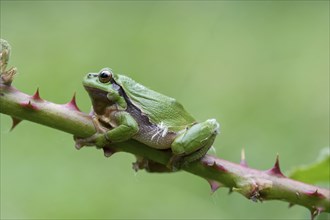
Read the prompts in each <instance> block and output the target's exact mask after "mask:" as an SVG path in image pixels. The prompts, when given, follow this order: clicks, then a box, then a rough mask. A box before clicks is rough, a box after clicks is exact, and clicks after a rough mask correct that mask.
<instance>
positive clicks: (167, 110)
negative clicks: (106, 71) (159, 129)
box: [114, 74, 195, 130]
mask: <svg viewBox="0 0 330 220" xmlns="http://www.w3.org/2000/svg"><path fill="white" fill-rule="evenodd" d="M114 79H115V81H116V83H118V84H119V85H120V86H121V87H122V88H123V89H124V91H125V93H126V95H127V96H128V97H129V98H130V100H131V102H132V103H133V104H134V105H135V106H137V107H138V108H140V109H141V111H142V112H143V113H145V114H146V115H148V117H149V118H150V121H151V122H152V123H154V124H162V125H165V126H167V127H169V128H170V130H181V129H182V127H184V126H186V125H189V124H192V123H194V122H195V119H194V118H193V117H192V116H191V115H190V114H189V113H188V112H187V111H186V110H185V109H184V108H183V106H182V105H181V104H180V103H179V102H177V101H176V100H175V99H174V98H171V97H168V96H165V95H163V94H160V93H158V92H156V91H153V90H151V89H148V88H146V87H145V86H143V85H141V84H139V83H137V82H135V81H134V80H133V79H131V78H129V77H127V76H124V75H120V74H114ZM171 128H172V129H171Z"/></svg>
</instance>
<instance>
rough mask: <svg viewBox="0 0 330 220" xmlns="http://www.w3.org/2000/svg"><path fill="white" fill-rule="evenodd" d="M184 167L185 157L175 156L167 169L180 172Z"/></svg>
mask: <svg viewBox="0 0 330 220" xmlns="http://www.w3.org/2000/svg"><path fill="white" fill-rule="evenodd" d="M183 165H184V160H183V156H180V155H173V156H172V157H171V158H170V160H169V161H168V163H167V165H166V167H167V168H168V169H170V170H171V171H172V172H175V171H178V170H180V169H181V168H182V166H183Z"/></svg>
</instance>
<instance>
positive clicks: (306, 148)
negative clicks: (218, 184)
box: [1, 0, 329, 219]
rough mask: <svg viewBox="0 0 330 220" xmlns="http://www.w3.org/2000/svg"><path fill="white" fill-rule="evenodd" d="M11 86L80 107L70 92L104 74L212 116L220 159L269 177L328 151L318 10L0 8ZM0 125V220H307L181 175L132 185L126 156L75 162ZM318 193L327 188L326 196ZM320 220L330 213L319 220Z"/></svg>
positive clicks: (60, 140)
mask: <svg viewBox="0 0 330 220" xmlns="http://www.w3.org/2000/svg"><path fill="white" fill-rule="evenodd" d="M1 38H4V39H6V40H8V41H9V42H10V43H11V45H12V48H13V51H12V57H11V61H10V66H16V67H17V68H18V71H19V74H18V75H17V77H16V79H15V81H14V86H15V87H17V88H19V89H20V90H22V91H24V92H26V93H28V94H33V93H34V91H35V90H36V88H38V87H39V88H40V92H41V96H42V97H43V98H45V99H47V100H49V101H52V102H56V103H65V102H67V101H69V100H70V99H71V97H72V94H73V93H74V92H76V93H77V102H78V105H79V107H80V108H81V109H82V110H83V111H85V112H88V111H89V109H90V105H91V104H90V101H89V98H88V96H87V93H86V92H85V91H84V89H83V87H82V85H81V80H82V77H83V76H84V75H85V74H86V73H87V72H95V71H98V70H100V69H101V68H103V67H106V66H108V67H111V68H112V69H113V70H114V71H115V72H117V73H124V74H127V75H129V76H130V77H132V78H133V79H135V80H136V81H138V82H140V83H142V84H144V85H146V86H148V87H150V88H152V89H154V90H157V91H159V92H162V93H164V94H167V95H169V96H172V97H175V98H176V99H178V100H179V101H180V102H181V103H182V104H183V105H184V106H185V107H186V109H187V110H189V111H190V112H191V113H192V114H193V115H194V116H195V117H196V118H197V119H198V120H206V119H208V118H217V120H218V121H219V122H220V123H221V134H220V135H219V136H218V138H217V140H216V142H215V147H216V150H217V155H218V156H219V157H222V158H224V159H227V160H230V161H234V162H239V158H240V151H241V149H242V148H245V151H246V155H247V160H248V163H249V165H250V166H252V167H255V168H258V169H268V168H270V167H271V166H272V165H273V163H274V160H275V156H276V154H277V153H278V154H279V155H280V160H281V167H282V169H283V170H284V171H288V170H290V169H291V168H293V167H294V166H297V165H301V164H308V163H310V162H312V161H314V160H315V159H316V157H317V155H318V153H319V150H320V149H322V148H324V147H326V146H329V2H328V1H288V2H286V1H279V2H272V1H233V2H230V1H218V2H217V1H207V2H201V1H200V2H199V1H178V2H171V1H162V2H152V1H137V2H133V1H124V2H119V1H68V2H65V1H45V2H42V1H2V0H1ZM10 124H11V120H10V118H9V117H8V116H6V115H1V218H2V219H28V218H29V219H37V218H43V219H50V218H55V219H59V218H63V219H64V218H66V219H73V218H87V219H91V218H92V219H96V218H100V219H103V218H142V219H145V218H151V219H160V218H162V219H164V218H187V219H190V218H195V219H196V218H197V219H201V218H203V219H209V218H210V219H211V218H212V219H248V218H252V219H305V218H306V219H307V218H309V212H308V210H306V209H304V208H302V207H298V206H294V207H293V208H291V209H288V208H287V206H288V204H287V203H284V202H279V201H272V202H264V203H262V204H260V203H253V202H251V201H249V200H247V199H245V198H243V197H242V196H240V195H239V194H237V193H233V194H231V195H228V194H227V192H228V190H227V189H220V190H218V191H217V192H216V193H214V194H213V195H210V189H209V186H208V184H207V182H206V181H205V180H203V179H201V178H199V177H196V176H193V175H191V174H188V173H185V172H179V173H175V174H148V173H146V172H144V171H141V172H138V173H134V171H133V170H132V169H131V162H133V161H134V157H133V156H132V155H129V154H125V153H121V154H117V155H115V156H114V157H112V158H109V159H106V158H105V157H103V155H102V153H101V151H97V150H95V149H93V148H89V149H86V148H85V149H82V150H81V151H77V150H75V148H74V142H73V140H72V137H71V136H70V135H68V134H66V133H63V132H60V131H56V130H52V129H50V128H47V127H43V126H40V125H38V124H33V123H30V122H23V123H21V124H20V125H19V126H18V127H17V128H16V129H15V130H14V131H13V132H9V128H10V126H11V125H10ZM325 185H327V184H325ZM322 217H323V218H326V217H329V215H322Z"/></svg>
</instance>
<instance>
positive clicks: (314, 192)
mask: <svg viewBox="0 0 330 220" xmlns="http://www.w3.org/2000/svg"><path fill="white" fill-rule="evenodd" d="M306 194H307V195H308V196H313V197H318V198H320V199H323V198H324V197H325V196H324V195H323V194H321V193H319V191H318V189H316V190H315V191H313V192H307V193H306Z"/></svg>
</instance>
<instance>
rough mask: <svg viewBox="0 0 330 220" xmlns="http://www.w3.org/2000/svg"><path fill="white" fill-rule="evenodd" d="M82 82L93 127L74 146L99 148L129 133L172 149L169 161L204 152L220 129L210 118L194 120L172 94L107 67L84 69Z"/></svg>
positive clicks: (186, 160)
mask: <svg viewBox="0 0 330 220" xmlns="http://www.w3.org/2000/svg"><path fill="white" fill-rule="evenodd" d="M83 85H84V87H85V89H86V90H87V92H88V94H89V96H90V98H91V100H92V105H93V118H94V125H95V126H96V130H97V131H98V132H97V133H96V134H95V135H93V136H92V137H90V138H86V139H77V140H76V142H78V146H83V145H96V146H97V147H98V148H102V147H104V146H105V145H109V144H110V146H111V142H122V141H126V140H128V139H131V138H132V139H135V140H137V141H139V142H142V143H144V144H146V145H147V146H150V147H152V148H156V149H160V150H162V149H171V150H172V154H173V157H172V159H171V161H170V162H169V164H171V165H173V164H174V163H175V162H177V161H180V164H183V163H189V162H192V161H195V160H197V159H200V158H201V157H203V156H204V155H205V154H206V153H207V151H208V150H209V148H210V147H211V146H212V144H213V142H214V139H215V137H216V135H217V134H218V133H219V124H218V122H217V121H216V120H215V119H209V120H206V121H204V122H201V123H198V122H196V120H195V119H194V118H193V117H192V116H191V115H190V114H189V113H188V112H187V111H186V110H185V109H184V108H183V106H182V105H181V104H180V103H178V102H177V101H176V100H175V99H173V98H170V97H168V96H165V95H163V94H160V93H158V92H155V91H153V90H151V89H148V88H146V87H145V86H143V85H141V84H139V83H137V82H135V81H134V80H132V79H131V78H129V77H127V76H125V75H120V74H115V73H113V72H112V70H111V69H109V68H104V69H102V70H101V71H100V72H99V73H89V74H87V75H86V77H85V78H84V80H83Z"/></svg>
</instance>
